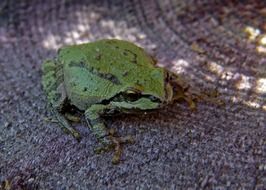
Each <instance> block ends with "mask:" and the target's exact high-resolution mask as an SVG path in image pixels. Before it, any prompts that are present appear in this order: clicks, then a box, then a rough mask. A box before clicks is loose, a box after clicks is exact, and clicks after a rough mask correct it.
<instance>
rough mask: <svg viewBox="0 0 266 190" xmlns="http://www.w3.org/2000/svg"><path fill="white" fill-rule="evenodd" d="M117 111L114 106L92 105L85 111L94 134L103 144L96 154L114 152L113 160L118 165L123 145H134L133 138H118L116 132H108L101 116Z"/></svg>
mask: <svg viewBox="0 0 266 190" xmlns="http://www.w3.org/2000/svg"><path fill="white" fill-rule="evenodd" d="M112 109H115V108H114V107H112V105H101V104H95V105H92V106H91V107H90V108H88V109H87V110H86V111H85V119H86V122H87V123H88V126H90V127H91V130H92V132H93V133H94V134H95V135H96V137H97V139H98V140H99V141H100V142H101V144H102V146H101V147H99V148H97V149H96V152H103V151H108V150H112V149H113V150H114V151H115V152H114V156H113V159H112V163H113V164H117V163H118V162H119V160H120V157H121V154H122V144H125V143H133V139H132V137H131V136H126V137H117V136H115V131H114V130H107V129H106V127H105V124H104V121H103V120H102V119H101V115H103V113H105V111H106V110H112Z"/></svg>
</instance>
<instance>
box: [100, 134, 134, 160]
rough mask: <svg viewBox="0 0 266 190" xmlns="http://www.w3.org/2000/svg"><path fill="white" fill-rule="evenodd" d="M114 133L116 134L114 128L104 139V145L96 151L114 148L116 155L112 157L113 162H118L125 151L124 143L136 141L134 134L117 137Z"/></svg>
mask: <svg viewBox="0 0 266 190" xmlns="http://www.w3.org/2000/svg"><path fill="white" fill-rule="evenodd" d="M114 135H115V132H114V130H113V129H111V130H110V132H109V135H108V136H106V137H105V138H104V139H103V140H102V145H101V146H100V147H98V148H96V149H95V152H96V153H98V154H99V153H103V152H107V151H111V150H114V156H113V158H112V163H113V164H118V163H119V161H120V159H121V155H122V152H123V144H128V143H130V144H132V143H134V139H133V137H132V136H125V137H117V136H114Z"/></svg>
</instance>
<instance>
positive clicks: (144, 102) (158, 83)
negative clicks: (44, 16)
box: [42, 40, 186, 159]
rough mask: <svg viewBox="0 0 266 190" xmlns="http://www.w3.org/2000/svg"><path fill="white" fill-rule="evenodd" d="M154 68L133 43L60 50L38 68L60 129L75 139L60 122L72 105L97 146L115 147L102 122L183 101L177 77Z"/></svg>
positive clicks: (113, 42)
mask: <svg viewBox="0 0 266 190" xmlns="http://www.w3.org/2000/svg"><path fill="white" fill-rule="evenodd" d="M155 64H156V63H155V60H154V59H153V58H152V57H151V56H149V55H148V54H147V53H146V52H145V51H144V50H143V49H142V48H140V47H138V46H136V45H134V44H133V43H130V42H127V41H122V40H100V41H96V42H93V43H86V44H82V45H73V46H67V47H64V48H61V49H60V50H59V52H58V57H57V58H56V59H54V60H49V61H46V62H45V63H44V64H43V80H42V83H43V87H44V90H45V92H46V94H47V97H48V101H49V103H50V104H51V107H52V110H53V112H54V114H55V115H56V117H57V119H58V121H59V122H60V123H61V126H62V127H63V129H66V131H68V132H70V133H71V134H73V135H74V136H75V137H76V138H79V134H78V132H77V131H76V130H74V128H72V127H71V126H70V125H69V124H68V122H67V120H66V119H65V117H64V113H65V112H68V110H66V109H67V107H68V106H69V105H71V106H72V107H73V106H74V107H75V108H76V109H77V110H79V111H81V112H84V115H85V118H86V121H87V122H88V125H89V126H90V128H91V129H92V131H93V132H94V134H95V135H96V136H97V138H98V139H99V140H100V142H101V143H103V144H104V145H106V144H107V145H108V144H115V142H116V141H115V142H112V140H110V138H109V137H108V136H109V134H108V131H107V130H106V128H105V125H104V122H103V120H102V119H101V116H103V115H106V114H108V115H111V114H114V113H117V112H120V113H132V112H134V113H136V112H140V111H148V110H153V109H156V108H159V107H161V106H163V105H165V104H168V103H170V102H172V101H173V100H174V99H175V98H176V97H177V98H186V97H185V96H184V90H183V88H182V86H180V85H178V82H179V79H178V77H177V76H176V75H174V74H173V73H170V72H169V71H166V70H165V69H163V68H159V67H156V66H155ZM111 139H112V138H111ZM117 154H118V153H117ZM116 159H117V158H116Z"/></svg>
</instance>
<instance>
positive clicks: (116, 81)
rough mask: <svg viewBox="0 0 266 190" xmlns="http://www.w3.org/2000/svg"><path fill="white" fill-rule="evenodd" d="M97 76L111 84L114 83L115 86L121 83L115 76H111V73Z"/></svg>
mask: <svg viewBox="0 0 266 190" xmlns="http://www.w3.org/2000/svg"><path fill="white" fill-rule="evenodd" d="M97 75H98V76H99V77H101V78H104V79H106V80H109V81H111V82H112V83H114V84H116V85H120V84H121V82H120V81H119V80H118V78H117V77H116V76H114V75H112V74H111V73H98V74H97Z"/></svg>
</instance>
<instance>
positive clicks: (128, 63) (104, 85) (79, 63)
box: [59, 40, 164, 110]
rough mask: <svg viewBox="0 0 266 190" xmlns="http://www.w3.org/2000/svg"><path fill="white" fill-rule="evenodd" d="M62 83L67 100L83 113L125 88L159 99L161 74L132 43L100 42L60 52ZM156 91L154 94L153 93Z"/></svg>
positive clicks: (150, 60)
mask: <svg viewBox="0 0 266 190" xmlns="http://www.w3.org/2000/svg"><path fill="white" fill-rule="evenodd" d="M59 61H60V62H62V63H63V64H64V82H65V87H66V91H67V94H68V97H69V99H70V101H71V102H72V103H73V104H74V105H76V106H77V107H78V108H80V109H82V110H84V109H86V108H87V107H88V106H89V105H91V104H95V103H98V102H101V101H103V100H108V99H110V98H112V97H114V96H115V95H116V94H118V93H119V92H122V91H125V90H126V89H128V88H132V87H133V88H135V89H139V90H140V91H143V92H152V93H158V96H163V94H161V93H162V89H161V88H163V87H164V84H163V80H161V79H162V78H163V75H164V72H163V69H161V68H155V66H154V65H155V62H154V60H153V59H152V58H151V57H150V56H149V55H147V54H146V53H145V52H144V50H143V49H142V48H140V47H138V46H136V45H134V44H133V43H130V42H127V41H121V40H100V41H97V42H93V43H87V44H82V45H74V46H68V47H65V48H63V49H61V50H60V53H59ZM157 91H158V92H157Z"/></svg>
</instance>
